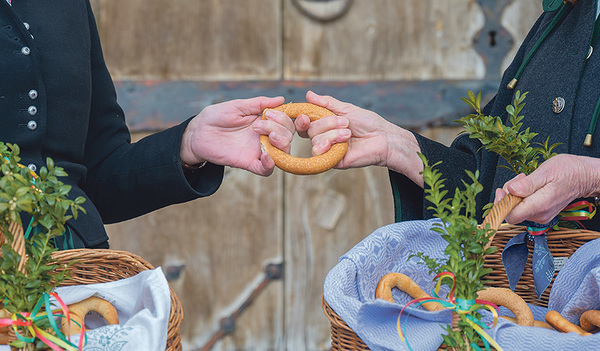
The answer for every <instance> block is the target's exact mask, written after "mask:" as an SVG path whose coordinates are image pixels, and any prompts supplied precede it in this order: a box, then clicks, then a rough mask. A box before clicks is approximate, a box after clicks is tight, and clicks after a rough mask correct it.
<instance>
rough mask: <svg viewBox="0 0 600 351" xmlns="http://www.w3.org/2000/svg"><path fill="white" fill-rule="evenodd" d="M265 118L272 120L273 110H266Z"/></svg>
mask: <svg viewBox="0 0 600 351" xmlns="http://www.w3.org/2000/svg"><path fill="white" fill-rule="evenodd" d="M265 116H266V117H267V118H273V117H275V111H273V110H268V111H267V112H265Z"/></svg>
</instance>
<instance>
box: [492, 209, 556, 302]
mask: <svg viewBox="0 0 600 351" xmlns="http://www.w3.org/2000/svg"><path fill="white" fill-rule="evenodd" d="M557 222H558V218H555V219H554V220H553V221H552V222H550V223H548V224H543V225H540V224H537V223H533V222H526V225H527V230H528V231H527V232H525V233H521V234H517V235H515V236H514V237H512V238H511V239H510V240H509V241H508V242H507V243H506V246H505V247H504V250H503V251H502V264H503V265H504V270H505V271H506V276H507V277H508V284H509V286H510V289H511V290H513V291H514V290H515V288H516V286H517V283H518V282H519V279H521V276H522V275H523V271H524V270H525V264H526V263H527V258H528V256H529V248H528V247H527V241H528V240H529V241H533V254H532V257H531V263H532V270H533V282H534V287H535V294H536V296H537V298H538V300H539V299H540V297H541V296H542V293H543V292H544V291H545V290H546V289H547V288H548V286H549V285H550V283H551V282H552V279H553V278H554V272H555V268H554V258H553V257H552V253H551V252H550V249H549V248H548V242H547V240H546V231H547V230H548V229H549V228H551V227H553V226H554V225H555V224H556V223H557ZM531 233H536V234H531ZM538 233H540V234H538Z"/></svg>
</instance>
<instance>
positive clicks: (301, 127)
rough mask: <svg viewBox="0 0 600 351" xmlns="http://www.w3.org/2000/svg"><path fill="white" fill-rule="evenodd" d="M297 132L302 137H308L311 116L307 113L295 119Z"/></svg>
mask: <svg viewBox="0 0 600 351" xmlns="http://www.w3.org/2000/svg"><path fill="white" fill-rule="evenodd" d="M294 126H295V127H296V132H297V133H298V135H299V136H300V137H302V138H308V128H309V127H310V118H309V117H308V116H307V115H299V116H298V117H296V120H295V121H294Z"/></svg>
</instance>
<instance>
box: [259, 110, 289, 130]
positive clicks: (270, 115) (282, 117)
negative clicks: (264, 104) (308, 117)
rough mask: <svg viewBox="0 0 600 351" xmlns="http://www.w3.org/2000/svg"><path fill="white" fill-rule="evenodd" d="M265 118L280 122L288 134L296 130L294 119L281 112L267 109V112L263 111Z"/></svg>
mask: <svg viewBox="0 0 600 351" xmlns="http://www.w3.org/2000/svg"><path fill="white" fill-rule="evenodd" d="M265 118H266V120H267V121H273V122H276V123H278V124H280V125H281V126H283V127H284V128H285V129H287V130H288V131H289V132H290V134H293V133H294V131H295V130H296V127H295V125H294V121H293V120H292V119H291V118H290V117H289V116H288V115H286V114H285V113H283V112H280V111H275V110H268V111H267V112H265Z"/></svg>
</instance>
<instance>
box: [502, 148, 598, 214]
mask: <svg viewBox="0 0 600 351" xmlns="http://www.w3.org/2000/svg"><path fill="white" fill-rule="evenodd" d="M599 176H600V159H597V158H592V157H585V156H575V155H568V154H560V155H556V156H554V157H552V158H550V159H548V160H547V161H545V162H544V163H542V164H541V165H540V166H539V167H538V168H537V169H536V170H535V171H534V172H532V173H531V174H530V175H529V176H525V174H519V175H518V176H516V177H515V178H513V179H511V180H510V181H508V182H506V184H504V186H503V187H502V189H497V190H496V194H495V195H496V197H495V200H494V202H498V201H500V199H501V198H503V197H504V196H505V195H506V194H507V193H510V194H512V195H515V196H518V197H521V198H523V201H521V203H520V204H519V205H517V206H516V207H515V208H514V209H513V210H512V211H511V212H510V213H509V214H508V215H507V216H506V221H507V222H508V223H512V224H518V223H521V222H523V221H524V220H529V221H533V222H536V223H542V224H544V223H549V222H550V221H551V220H552V219H553V218H554V217H556V216H557V215H558V213H559V212H561V211H562V210H563V209H564V208H565V207H567V206H568V205H569V204H570V203H571V202H573V200H575V199H577V198H581V197H590V196H596V195H598V194H599V193H600V177H599Z"/></svg>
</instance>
